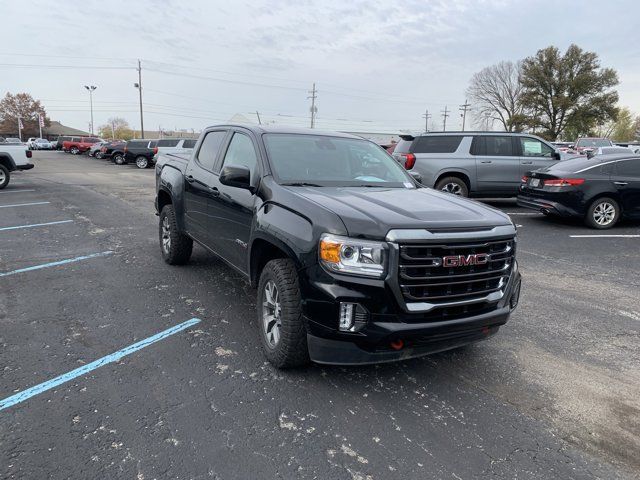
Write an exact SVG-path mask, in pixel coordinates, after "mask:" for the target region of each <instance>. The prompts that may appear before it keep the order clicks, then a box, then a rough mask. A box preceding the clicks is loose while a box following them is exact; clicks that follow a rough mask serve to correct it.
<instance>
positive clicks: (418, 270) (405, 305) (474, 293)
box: [156, 125, 521, 368]
mask: <svg viewBox="0 0 640 480" xmlns="http://www.w3.org/2000/svg"><path fill="white" fill-rule="evenodd" d="M156 187H157V197H156V209H157V212H158V214H159V216H160V222H159V239H160V247H161V251H162V256H163V258H164V260H165V261H166V262H167V263H169V264H183V263H186V262H187V261H188V260H189V257H190V255H191V250H192V247H193V241H196V242H197V243H199V244H200V245H202V246H203V247H205V248H206V249H208V250H209V251H211V252H213V253H214V254H216V255H218V256H219V257H220V258H222V259H223V260H224V261H225V262H226V263H228V264H229V265H230V266H231V267H233V268H234V269H236V270H238V271H239V272H240V273H241V274H242V275H243V276H245V277H246V278H247V280H248V281H249V282H250V283H251V285H252V286H254V287H257V319H258V325H259V328H260V338H261V342H262V345H263V348H264V352H265V355H266V357H267V358H268V359H269V361H270V362H271V363H272V364H274V365H275V366H277V367H280V368H284V367H292V366H297V365H302V364H304V363H306V362H308V361H309V360H313V361H315V362H319V363H329V364H366V363H376V362H387V361H394V360H401V359H406V358H411V357H415V356H419V355H425V354H428V353H433V352H437V351H442V350H447V349H451V348H456V347H459V346H462V345H466V344H469V343H472V342H476V341H479V340H482V339H485V338H487V337H489V336H491V335H492V334H494V333H496V332H497V331H498V329H499V328H500V326H501V325H503V324H505V323H506V322H507V320H508V318H509V314H510V313H511V311H512V310H513V309H514V308H515V307H516V305H517V303H518V298H519V294H520V283H521V281H520V274H519V272H518V265H517V262H516V260H515V251H516V230H515V228H514V225H513V223H512V222H511V220H510V219H509V217H508V216H507V215H505V214H504V213H501V212H499V211H498V210H495V209H493V208H490V207H487V206H484V205H482V204H480V203H477V202H475V201H472V200H467V199H464V198H459V197H456V196H454V195H451V194H448V193H444V192H438V191H434V190H432V189H429V188H425V187H422V186H421V185H420V183H418V181H417V180H416V179H414V177H412V176H411V175H409V174H408V173H407V172H406V171H405V170H404V169H403V168H402V167H401V166H399V165H398V164H397V162H396V161H395V160H394V159H393V158H392V157H390V156H389V155H388V154H387V153H386V152H385V151H384V150H382V149H381V148H380V147H379V146H377V145H375V144H374V143H371V142H369V141H367V140H364V139H362V138H360V137H356V136H353V135H347V134H342V133H326V132H318V131H316V130H306V129H281V128H274V127H263V126H259V127H258V126H256V127H246V126H240V125H221V126H215V127H210V128H207V129H206V130H205V131H204V132H203V133H202V135H201V136H200V138H199V140H198V143H197V145H196V147H195V148H194V150H193V153H192V154H191V156H189V157H187V156H180V155H171V154H168V155H160V157H159V159H158V162H157V164H156Z"/></svg>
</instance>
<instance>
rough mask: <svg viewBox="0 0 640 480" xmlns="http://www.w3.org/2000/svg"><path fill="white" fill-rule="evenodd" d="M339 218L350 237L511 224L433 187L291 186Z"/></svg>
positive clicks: (497, 213)
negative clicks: (405, 230)
mask: <svg viewBox="0 0 640 480" xmlns="http://www.w3.org/2000/svg"><path fill="white" fill-rule="evenodd" d="M290 188H291V189H292V190H294V189H295V192H296V193H297V194H299V195H302V196H303V197H305V198H307V199H309V200H311V201H313V202H315V203H317V204H319V205H322V206H324V207H325V208H327V209H329V210H331V211H333V212H334V213H335V214H336V215H338V216H339V217H340V218H341V219H342V221H343V222H344V224H345V227H346V228H347V231H348V232H349V235H351V236H364V237H367V238H372V239H384V238H385V236H386V235H387V233H388V231H389V230H391V229H401V228H426V229H442V228H477V227H494V226H498V225H511V223H512V222H511V219H510V218H509V216H508V215H506V214H505V213H503V212H501V211H499V210H496V209H495V208H491V207H488V206H486V205H484V204H481V203H479V202H476V201H474V200H469V199H466V198H462V197H456V196H454V195H451V194H448V193H443V192H439V191H436V190H432V189H430V188H418V189H407V188H383V187H369V188H363V187H290Z"/></svg>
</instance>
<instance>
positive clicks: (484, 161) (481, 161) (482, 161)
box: [480, 160, 491, 163]
mask: <svg viewBox="0 0 640 480" xmlns="http://www.w3.org/2000/svg"><path fill="white" fill-rule="evenodd" d="M480 163H491V160H480Z"/></svg>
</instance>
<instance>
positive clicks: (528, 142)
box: [518, 137, 558, 177]
mask: <svg viewBox="0 0 640 480" xmlns="http://www.w3.org/2000/svg"><path fill="white" fill-rule="evenodd" d="M518 148H519V153H520V177H522V176H523V175H524V174H525V173H527V172H528V171H530V170H538V169H539V168H545V167H549V166H551V165H553V164H554V163H557V162H558V159H556V158H554V156H553V154H554V152H555V149H553V148H552V147H550V146H549V145H547V144H546V143H544V142H541V141H540V140H538V139H537V138H533V137H518Z"/></svg>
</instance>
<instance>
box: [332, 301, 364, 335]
mask: <svg viewBox="0 0 640 480" xmlns="http://www.w3.org/2000/svg"><path fill="white" fill-rule="evenodd" d="M368 320H369V312H368V311H367V309H366V308H364V307H363V306H362V305H360V304H358V303H348V302H340V315H339V329H340V331H341V332H357V331H358V330H360V329H361V328H362V327H364V326H365V325H366V324H367V321H368Z"/></svg>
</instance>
